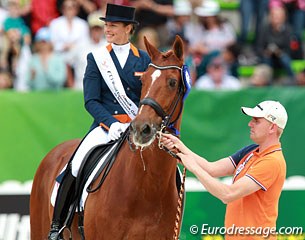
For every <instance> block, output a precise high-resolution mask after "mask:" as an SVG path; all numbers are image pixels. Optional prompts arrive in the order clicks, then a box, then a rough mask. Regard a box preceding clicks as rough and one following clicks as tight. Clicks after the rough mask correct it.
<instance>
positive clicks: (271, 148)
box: [253, 144, 282, 157]
mask: <svg viewBox="0 0 305 240" xmlns="http://www.w3.org/2000/svg"><path fill="white" fill-rule="evenodd" d="M281 150H282V148H281V144H274V145H271V146H269V147H268V148H267V149H265V150H264V151H263V152H258V151H254V152H253V155H254V156H257V157H263V156H266V155H268V154H270V153H273V152H276V151H281Z"/></svg>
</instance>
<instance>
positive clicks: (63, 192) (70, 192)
mask: <svg viewBox="0 0 305 240" xmlns="http://www.w3.org/2000/svg"><path fill="white" fill-rule="evenodd" d="M75 179H76V178H75V177H74V176H73V175H72V172H71V167H70V166H68V167H67V169H66V173H65V175H64V177H63V179H62V182H61V184H60V186H59V189H58V192H57V196H56V202H55V206H54V212H53V219H52V223H51V230H50V232H49V235H48V239H49V240H57V239H58V240H60V239H62V235H61V234H60V235H59V230H60V229H61V227H62V226H63V223H64V221H65V219H66V217H67V215H68V211H69V207H70V206H71V204H72V203H73V201H74V199H75Z"/></svg>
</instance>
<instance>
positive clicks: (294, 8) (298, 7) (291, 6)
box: [270, 0, 305, 40]
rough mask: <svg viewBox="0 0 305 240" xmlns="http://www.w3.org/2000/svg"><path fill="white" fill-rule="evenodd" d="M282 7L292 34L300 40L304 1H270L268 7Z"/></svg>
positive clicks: (302, 26) (303, 18) (304, 10)
mask: <svg viewBox="0 0 305 240" xmlns="http://www.w3.org/2000/svg"><path fill="white" fill-rule="evenodd" d="M273 6H282V7H284V8H285V10H286V12H287V20H288V22H289V24H290V26H291V27H292V31H293V33H294V34H295V35H296V36H297V38H298V39H300V40H301V39H302V36H303V31H304V25H303V24H304V21H305V1H304V0H270V7H273Z"/></svg>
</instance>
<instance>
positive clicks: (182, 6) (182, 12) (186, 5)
mask: <svg viewBox="0 0 305 240" xmlns="http://www.w3.org/2000/svg"><path fill="white" fill-rule="evenodd" d="M192 11H193V9H192V5H191V3H190V1H189V0H175V1H174V15H175V16H188V15H191V14H192Z"/></svg>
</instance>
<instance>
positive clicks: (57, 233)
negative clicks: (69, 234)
mask: <svg viewBox="0 0 305 240" xmlns="http://www.w3.org/2000/svg"><path fill="white" fill-rule="evenodd" d="M62 230H63V228H60V224H59V223H58V222H52V224H51V230H50V232H49V234H48V240H64V239H63V237H62V234H61V232H62Z"/></svg>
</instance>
